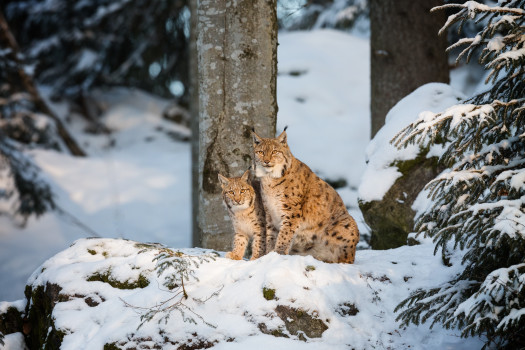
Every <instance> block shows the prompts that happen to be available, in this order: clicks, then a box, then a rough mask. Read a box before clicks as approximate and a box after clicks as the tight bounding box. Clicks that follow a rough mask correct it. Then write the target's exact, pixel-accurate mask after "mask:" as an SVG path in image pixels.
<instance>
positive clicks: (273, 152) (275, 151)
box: [272, 150, 281, 154]
mask: <svg viewBox="0 0 525 350" xmlns="http://www.w3.org/2000/svg"><path fill="white" fill-rule="evenodd" d="M277 153H281V152H279V151H277V150H273V151H272V154H277Z"/></svg>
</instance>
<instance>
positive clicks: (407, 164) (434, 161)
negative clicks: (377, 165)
mask: <svg viewBox="0 0 525 350" xmlns="http://www.w3.org/2000/svg"><path fill="white" fill-rule="evenodd" d="M428 151H429V148H428V147H426V148H420V150H419V153H418V154H417V156H416V158H414V159H407V160H398V161H395V162H393V163H392V164H390V166H395V167H396V168H397V169H398V170H399V172H400V173H401V174H403V176H406V175H408V174H409V173H410V172H411V171H412V169H414V167H415V166H417V165H420V164H423V163H426V165H427V166H431V167H432V169H433V170H437V168H438V166H439V162H438V160H439V158H438V157H430V158H427V154H428Z"/></svg>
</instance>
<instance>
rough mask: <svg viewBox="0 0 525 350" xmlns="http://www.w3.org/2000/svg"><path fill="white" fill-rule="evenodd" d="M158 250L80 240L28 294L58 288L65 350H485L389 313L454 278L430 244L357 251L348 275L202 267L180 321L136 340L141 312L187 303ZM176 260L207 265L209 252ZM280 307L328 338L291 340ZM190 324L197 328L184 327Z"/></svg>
mask: <svg viewBox="0 0 525 350" xmlns="http://www.w3.org/2000/svg"><path fill="white" fill-rule="evenodd" d="M162 250H164V251H166V250H165V248H164V247H162V246H160V245H157V244H152V245H150V244H141V243H137V242H134V241H128V240H121V239H81V240H78V241H76V242H75V243H74V244H73V245H72V246H71V247H70V248H68V249H66V250H65V251H62V252H60V253H58V254H57V255H55V256H54V257H52V258H51V259H49V260H48V261H46V262H45V263H44V264H43V265H42V266H41V267H40V268H38V269H37V270H36V271H35V272H34V273H33V275H32V276H31V278H30V279H29V285H31V287H32V290H33V291H35V290H37V289H38V288H39V286H50V285H58V286H59V287H60V288H61V289H60V292H59V298H58V301H59V302H58V303H57V304H56V305H55V307H54V310H53V312H52V316H53V321H54V325H53V326H54V327H55V329H56V330H57V331H59V332H60V334H62V335H63V338H62V345H61V349H65V350H67V349H75V350H80V349H102V348H103V347H104V345H105V344H112V345H114V346H117V347H119V348H122V349H125V348H127V347H128V346H137V344H138V343H140V344H146V343H147V344H149V346H150V348H154V347H153V346H155V344H158V345H160V346H162V348H163V349H177V348H178V347H180V346H181V344H186V345H188V346H189V345H191V346H195V345H196V344H200V345H206V346H213V348H215V349H237V348H239V349H240V348H246V347H247V346H255V347H256V348H272V349H348V348H355V349H373V348H375V349H377V348H381V349H386V348H395V349H401V348H405V349H406V348H420V346H421V345H423V346H424V348H425V349H443V348H448V349H454V348H456V349H457V348H460V347H461V348H464V346H466V345H467V346H468V345H473V346H474V347H478V348H479V347H480V346H481V345H480V343H479V341H476V340H467V341H465V340H464V339H460V338H459V337H458V336H457V332H456V333H455V332H454V331H450V330H443V329H441V328H439V327H438V326H436V327H434V328H433V329H432V330H429V329H428V328H427V327H426V326H419V327H414V326H410V327H408V328H404V329H400V328H399V327H398V325H397V323H396V321H395V316H396V315H395V313H394V311H393V310H394V308H395V307H396V305H397V304H398V303H399V302H400V301H401V300H403V299H404V298H406V297H407V296H408V295H409V293H410V292H411V291H414V290H415V289H417V288H421V287H428V286H434V285H436V284H439V283H441V282H443V281H446V280H448V279H449V278H450V277H451V275H452V274H454V273H455V271H454V268H447V267H445V266H444V265H443V264H441V262H440V258H439V257H435V256H433V254H432V251H433V245H432V244H425V245H421V246H412V247H401V248H398V249H392V250H388V251H358V252H357V258H356V261H357V263H356V264H353V265H346V264H326V263H323V262H320V261H318V260H315V259H314V258H312V257H310V256H307V257H302V256H281V255H278V254H276V253H270V254H268V255H266V256H264V257H262V258H260V259H258V260H254V261H233V260H229V259H226V258H223V257H221V256H218V257H217V258H216V259H214V260H210V261H209V262H203V263H199V264H198V267H194V272H195V277H196V279H190V280H189V281H184V288H185V291H186V292H187V294H188V298H187V299H181V300H182V302H183V304H184V308H183V311H184V315H182V314H181V313H178V312H177V311H176V310H173V311H172V313H171V315H170V317H169V318H167V319H166V320H164V319H162V320H161V319H160V317H159V316H161V315H160V314H159V315H157V316H155V317H154V318H153V319H152V320H151V321H149V322H145V323H144V325H143V326H142V327H140V328H138V326H139V324H140V323H141V314H143V313H144V312H145V311H144V310H146V309H147V308H151V307H154V306H156V305H159V304H160V303H162V302H164V301H166V300H168V299H170V298H175V299H172V300H171V301H170V303H173V302H175V301H176V300H179V299H180V297H181V295H179V296H176V295H175V294H174V292H176V291H180V288H178V289H177V288H175V289H173V290H172V291H170V290H168V288H167V287H165V286H164V282H165V278H166V276H168V275H169V274H171V273H173V271H170V270H166V271H164V273H162V274H161V275H160V277H159V276H158V274H157V272H156V271H155V261H153V260H154V258H155V257H156V256H157V254H158V253H159V252H160V251H162ZM181 253H183V254H187V255H192V256H202V255H203V254H209V253H210V251H205V250H202V249H184V250H181ZM94 276H106V279H105V280H104V279H103V278H99V277H94ZM108 281H110V282H112V283H110V282H108ZM138 282H140V283H138ZM128 287H129V288H128ZM179 287H180V286H179ZM177 298H178V299H177ZM131 306H133V307H131ZM283 307H285V308H288V310H295V311H294V312H296V313H297V314H301V315H309V316H308V317H311V318H312V319H314V320H318V321H319V322H322V323H324V325H325V326H326V327H327V328H326V327H325V328H326V330H324V329H325V328H323V330H324V331H322V335H321V337H320V338H313V337H311V338H310V337H308V336H307V335H305V333H302V332H297V333H295V334H293V332H292V331H290V330H289V329H290V328H289V327H288V326H289V325H290V324H293V323H294V322H295V320H294V319H291V318H290V317H288V316H287V317H285V318H284V319H283V318H282V317H280V316H279V308H281V309H282V308H283ZM141 308H146V309H141ZM190 318H191V319H193V320H194V321H195V322H188V320H189V319H190ZM184 319H186V322H185V320H184ZM159 321H162V322H159ZM262 330H266V332H264V333H263V331H262ZM255 344H256V345H255Z"/></svg>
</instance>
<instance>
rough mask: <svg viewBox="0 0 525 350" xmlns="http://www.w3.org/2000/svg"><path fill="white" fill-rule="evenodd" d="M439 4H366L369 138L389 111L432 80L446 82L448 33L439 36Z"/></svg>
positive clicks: (385, 0)
mask: <svg viewBox="0 0 525 350" xmlns="http://www.w3.org/2000/svg"><path fill="white" fill-rule="evenodd" d="M442 4H443V0H428V1H413V0H370V30H371V37H370V48H371V54H370V57H371V80H372V84H371V87H372V92H371V112H372V137H374V135H375V134H376V133H377V132H378V131H379V129H380V128H381V127H382V126H383V125H384V124H385V117H386V114H387V113H388V111H389V110H390V109H391V108H392V107H393V106H394V105H395V104H396V103H397V102H398V101H399V100H401V99H402V98H403V97H405V96H406V95H408V94H409V93H411V92H412V91H414V90H415V89H416V88H418V87H419V86H421V85H423V84H426V83H430V82H443V83H448V82H449V71H448V60H447V54H446V53H445V49H446V47H447V40H446V39H447V38H446V35H443V36H441V37H439V36H438V34H437V33H438V31H439V29H440V28H441V27H442V26H443V25H444V24H445V22H446V13H445V11H437V12H434V13H430V9H431V8H432V7H435V6H438V5H442Z"/></svg>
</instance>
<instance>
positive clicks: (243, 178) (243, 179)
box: [241, 169, 250, 182]
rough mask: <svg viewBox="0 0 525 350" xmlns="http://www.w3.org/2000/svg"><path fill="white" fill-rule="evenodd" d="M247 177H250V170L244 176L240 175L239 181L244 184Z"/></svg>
mask: <svg viewBox="0 0 525 350" xmlns="http://www.w3.org/2000/svg"><path fill="white" fill-rule="evenodd" d="M249 177H250V169H248V170H246V171H245V172H244V174H242V176H241V180H242V181H244V182H248V178H249Z"/></svg>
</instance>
